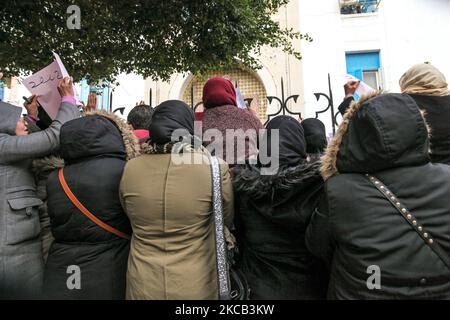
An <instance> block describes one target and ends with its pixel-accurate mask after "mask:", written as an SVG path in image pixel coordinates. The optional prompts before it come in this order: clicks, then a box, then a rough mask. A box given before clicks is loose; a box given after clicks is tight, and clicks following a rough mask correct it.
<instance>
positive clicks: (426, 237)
mask: <svg viewBox="0 0 450 320" xmlns="http://www.w3.org/2000/svg"><path fill="white" fill-rule="evenodd" d="M366 177H368V178H369V181H370V182H371V183H372V184H373V185H374V186H375V187H376V188H377V189H378V190H379V191H380V192H381V193H382V194H383V195H384V197H385V198H386V199H387V200H388V201H389V202H390V203H391V204H392V205H393V206H394V208H395V209H397V211H398V212H399V213H400V214H401V215H402V216H403V218H405V220H406V221H407V222H408V223H409V225H410V226H411V227H412V228H413V229H414V230H415V231H416V232H417V234H418V235H419V236H420V237H421V238H422V240H423V241H424V242H425V244H426V245H427V246H429V247H430V248H431V249H432V250H433V251H434V253H435V254H436V255H437V256H438V257H439V258H440V259H441V260H442V262H444V264H445V265H446V266H447V267H448V268H449V269H450V257H449V255H448V254H447V253H446V252H445V251H444V249H442V247H441V246H440V245H439V243H438V242H437V241H436V239H433V236H432V235H431V233H430V232H429V231H427V230H425V228H424V226H423V225H422V224H421V223H420V222H419V221H418V220H417V218H416V217H414V216H413V214H412V213H411V212H410V211H409V210H408V208H407V207H406V206H404V205H403V204H402V203H401V202H400V200H399V199H398V198H397V197H396V196H395V194H393V193H392V191H390V190H389V189H388V188H387V187H386V186H385V185H384V184H383V182H381V181H380V179H377V178H376V177H374V176H372V175H369V174H366Z"/></svg>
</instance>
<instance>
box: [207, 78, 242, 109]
mask: <svg viewBox="0 0 450 320" xmlns="http://www.w3.org/2000/svg"><path fill="white" fill-rule="evenodd" d="M225 105H233V106H237V103H236V90H235V89H234V86H233V84H232V83H231V81H230V80H227V79H225V78H222V77H215V78H211V79H209V80H208V81H207V82H206V84H205V86H204V87H203V106H204V107H205V109H208V108H214V107H219V106H225Z"/></svg>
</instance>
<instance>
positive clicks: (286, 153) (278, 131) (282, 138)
mask: <svg viewBox="0 0 450 320" xmlns="http://www.w3.org/2000/svg"><path fill="white" fill-rule="evenodd" d="M266 129H267V131H266V132H265V134H264V136H263V138H262V139H263V141H266V143H267V145H266V146H267V154H268V155H269V156H271V157H275V156H278V166H279V168H285V167H295V166H298V165H299V164H300V163H302V162H304V161H305V159H306V141H305V135H304V132H303V127H302V125H301V124H300V123H299V122H298V121H297V120H296V119H294V118H293V117H290V116H277V117H275V118H273V119H272V120H270V121H269V123H268V124H267V125H266ZM273 139H275V140H276V141H275V142H278V154H276V151H275V150H272V148H271V146H272V140H273ZM258 159H259V157H258ZM259 162H261V161H260V159H259ZM260 165H261V164H260ZM270 165H272V164H264V166H266V167H268V166H270Z"/></svg>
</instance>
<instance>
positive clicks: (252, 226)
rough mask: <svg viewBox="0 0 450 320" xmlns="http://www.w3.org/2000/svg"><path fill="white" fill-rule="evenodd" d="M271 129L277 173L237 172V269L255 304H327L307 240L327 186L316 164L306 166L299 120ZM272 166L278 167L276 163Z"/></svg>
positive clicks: (283, 120)
mask: <svg viewBox="0 0 450 320" xmlns="http://www.w3.org/2000/svg"><path fill="white" fill-rule="evenodd" d="M267 130H268V133H267V136H266V137H268V138H267V140H268V143H267V144H268V146H270V145H271V142H274V143H276V144H277V147H279V154H278V157H277V158H278V161H279V165H278V166H277V168H276V169H278V171H277V172H276V173H273V174H267V173H268V172H264V169H266V168H265V166H264V165H263V164H261V163H262V162H263V161H260V164H259V165H257V166H248V167H236V168H234V169H233V176H234V179H233V180H234V182H233V185H234V187H235V192H236V197H237V205H236V222H235V223H236V228H237V240H238V246H239V250H240V253H241V257H240V260H239V267H240V269H241V270H242V272H243V273H244V274H245V276H246V278H247V281H248V282H249V285H250V288H251V297H250V298H251V299H255V300H256V299H323V298H324V297H325V290H326V277H325V276H324V274H323V273H322V271H323V269H322V265H321V263H320V262H319V261H318V259H316V258H315V257H314V256H313V255H312V254H311V253H310V252H309V251H308V250H307V249H306V246H305V238H304V236H305V230H306V226H307V223H308V221H309V217H310V215H311V214H312V212H313V210H314V208H315V206H316V204H317V199H318V196H319V194H320V192H321V189H322V184H323V180H322V178H321V176H320V173H319V170H318V169H319V168H318V164H308V163H307V162H306V143H305V137H304V134H303V128H302V126H301V125H300V123H299V122H298V121H297V120H296V119H294V118H292V117H289V116H278V117H276V118H274V119H272V120H271V121H270V122H269V123H268V125H267ZM276 130H279V140H278V141H277V140H274V139H275V138H276V136H275V131H276ZM269 149H270V152H269V154H271V155H272V156H276V154H277V152H276V150H274V149H272V148H270V147H269ZM260 152H264V150H262V149H260ZM261 157H262V155H260V159H261ZM270 164H271V165H273V166H275V161H274V159H272V161H271V163H270ZM268 165H269V164H268Z"/></svg>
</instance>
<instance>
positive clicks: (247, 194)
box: [232, 162, 324, 228]
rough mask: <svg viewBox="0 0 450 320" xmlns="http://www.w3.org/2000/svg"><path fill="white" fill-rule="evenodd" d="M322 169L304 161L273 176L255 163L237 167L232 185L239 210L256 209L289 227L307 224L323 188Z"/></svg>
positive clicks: (259, 212)
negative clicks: (237, 198)
mask: <svg viewBox="0 0 450 320" xmlns="http://www.w3.org/2000/svg"><path fill="white" fill-rule="evenodd" d="M319 168H320V167H319V164H318V163H314V164H309V163H306V162H305V163H303V164H300V165H298V166H296V167H285V168H284V169H280V170H278V173H277V174H274V175H261V173H260V169H259V168H258V167H255V166H246V167H244V166H237V167H234V168H233V169H232V177H233V186H234V190H235V193H236V194H237V195H238V197H239V199H240V203H241V204H242V205H243V207H241V208H240V209H239V210H240V211H242V214H246V213H245V211H246V210H251V211H252V210H256V212H258V214H259V215H262V216H264V217H265V219H267V220H269V221H272V222H273V223H275V224H277V225H283V226H286V227H288V228H292V227H300V226H304V225H305V224H306V223H307V222H308V221H309V219H310V217H311V213H312V212H313V210H314V208H315V207H316V205H317V201H318V199H319V196H320V195H321V193H322V190H323V183H324V182H323V179H322V177H321V176H320V171H319ZM250 207H251V208H253V209H249V208H250ZM245 208H248V209H245Z"/></svg>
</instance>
